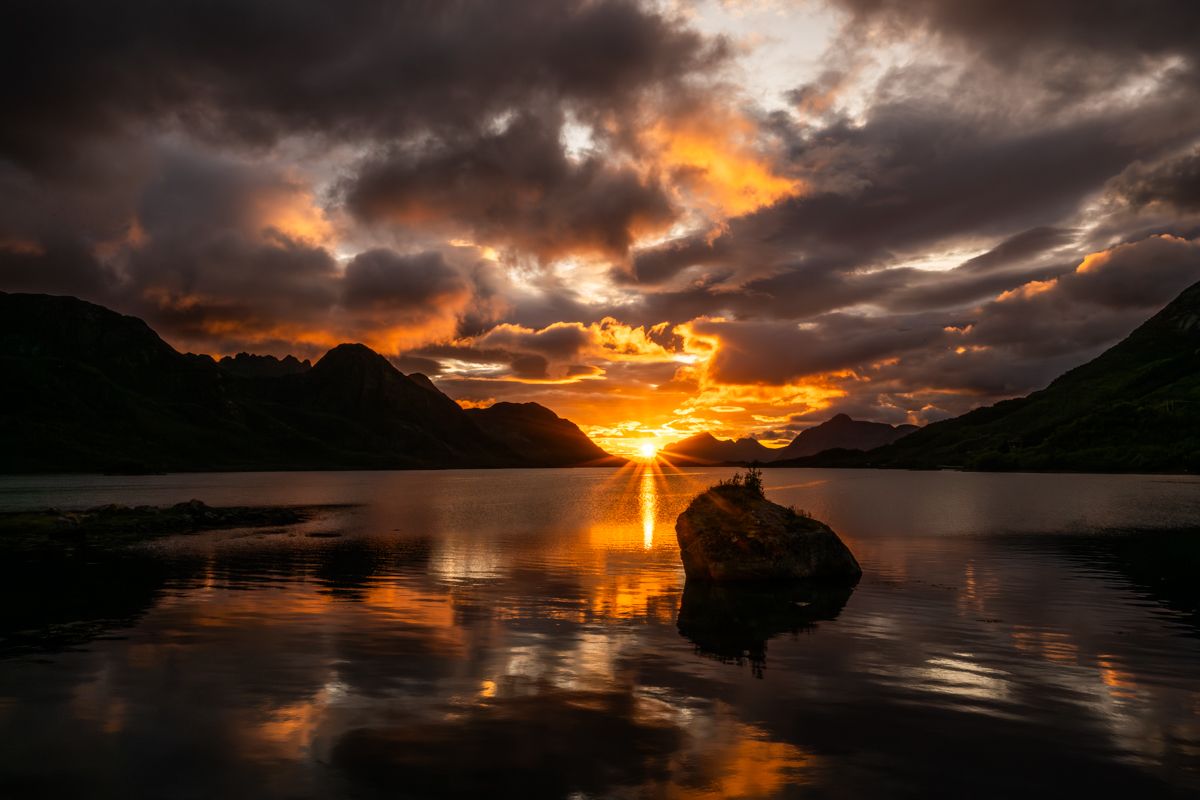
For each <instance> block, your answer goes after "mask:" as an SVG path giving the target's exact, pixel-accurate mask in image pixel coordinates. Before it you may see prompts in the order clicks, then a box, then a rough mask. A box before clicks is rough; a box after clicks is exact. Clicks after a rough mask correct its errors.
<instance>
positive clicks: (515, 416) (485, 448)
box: [0, 293, 624, 472]
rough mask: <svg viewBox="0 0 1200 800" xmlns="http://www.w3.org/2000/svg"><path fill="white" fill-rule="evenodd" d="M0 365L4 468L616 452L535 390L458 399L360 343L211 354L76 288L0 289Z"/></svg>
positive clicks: (334, 462)
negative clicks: (478, 401) (524, 399)
mask: <svg viewBox="0 0 1200 800" xmlns="http://www.w3.org/2000/svg"><path fill="white" fill-rule="evenodd" d="M0 374H3V375H4V376H5V379H4V381H3V388H2V389H0V471H3V472H62V471H77V472H97V471H100V472H110V471H118V472H124V471H137V472H144V471H189V470H215V469H227V470H248V469H306V468H307V469H313V468H405V467H521V466H546V467H550V466H554V467H560V466H577V465H593V464H596V465H608V464H619V463H623V462H624V459H619V458H616V457H614V456H610V455H609V454H607V453H605V452H604V451H603V450H601V449H600V448H599V447H597V446H596V445H595V443H593V442H592V441H591V439H589V438H588V437H587V436H586V435H585V434H584V433H583V432H582V431H581V430H579V428H578V427H576V426H575V425H574V424H573V423H571V422H570V421H568V420H565V419H562V418H560V417H558V416H557V415H555V414H554V412H553V411H551V410H549V409H547V408H544V407H542V406H539V405H537V404H536V403H525V404H512V403H500V404H497V406H494V407H492V408H489V409H480V410H472V411H467V410H464V409H463V408H462V407H460V406H459V405H458V403H456V402H454V401H453V400H451V399H450V398H449V397H447V396H446V395H445V394H443V393H442V392H441V391H439V390H438V389H437V387H436V386H435V385H434V384H433V382H432V381H430V380H429V378H427V377H426V376H424V375H421V374H417V373H414V374H410V375H405V374H403V373H401V372H400V371H399V370H397V369H396V368H395V367H394V366H393V365H392V363H391V362H390V361H388V360H387V359H386V358H384V357H383V356H381V355H379V354H378V353H376V352H374V351H372V350H371V349H370V348H368V347H366V346H364V345H361V344H342V345H338V346H337V347H335V348H333V349H332V350H330V351H329V352H328V353H326V354H325V355H324V356H323V357H322V358H321V359H320V360H319V361H317V363H316V364H310V363H309V362H307V361H299V360H297V359H295V358H293V357H290V356H289V357H287V358H284V359H276V358H273V357H271V356H255V355H249V354H246V353H242V354H239V355H237V356H236V357H232V358H229V357H226V358H222V359H221V360H220V361H216V360H214V359H213V358H211V357H209V356H202V355H194V354H191V353H187V354H184V353H179V352H178V351H176V350H175V349H174V348H172V347H171V346H170V345H168V344H167V343H166V342H164V341H163V340H162V339H161V338H159V336H158V335H157V334H156V333H155V332H154V331H153V330H151V329H150V327H149V326H148V325H146V324H145V323H144V322H143V321H141V320H139V319H137V318H135V317H128V316H123V315H121V314H118V313H116V312H114V311H111V310H109V309H106V308H103V307H101V306H97V305H94V304H92V303H87V302H84V301H82V300H78V299H76V298H73V297H56V296H49V295H30V294H5V293H0Z"/></svg>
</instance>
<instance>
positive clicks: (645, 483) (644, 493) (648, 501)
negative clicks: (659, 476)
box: [638, 467, 658, 550]
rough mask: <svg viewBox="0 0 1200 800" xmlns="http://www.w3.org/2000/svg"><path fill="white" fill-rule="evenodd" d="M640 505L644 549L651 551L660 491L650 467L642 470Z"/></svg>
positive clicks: (639, 494) (639, 493)
mask: <svg viewBox="0 0 1200 800" xmlns="http://www.w3.org/2000/svg"><path fill="white" fill-rule="evenodd" d="M638 504H639V505H640V507H641V512H642V547H643V548H644V549H646V550H649V549H650V548H652V547H654V519H655V515H656V514H657V513H658V490H657V487H656V486H655V483H654V474H653V472H652V471H651V469H650V468H649V467H647V468H646V469H644V470H642V480H641V489H640V491H639V492H638Z"/></svg>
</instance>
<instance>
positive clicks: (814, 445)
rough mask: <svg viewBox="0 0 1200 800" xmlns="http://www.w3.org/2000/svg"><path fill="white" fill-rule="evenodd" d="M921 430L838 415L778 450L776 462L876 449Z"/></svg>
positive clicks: (914, 426)
mask: <svg viewBox="0 0 1200 800" xmlns="http://www.w3.org/2000/svg"><path fill="white" fill-rule="evenodd" d="M915 430H917V426H916V425H895V426H893V425H888V424H886V423H883V422H865V421H863V420H857V419H851V418H850V417H849V416H847V415H846V414H838V415H837V416H835V417H833V418H832V419H829V420H826V421H825V422H822V423H821V424H820V425H817V426H816V427H813V428H809V429H808V430H804V431H801V432H800V433H799V434H798V435H797V436H796V438H795V439H792V441H791V444H789V445H788V446H787V447H784V448H782V449H780V450H776V451H775V453H776V455H775V457H774V459H773V460H775V461H780V460H782V459H785V458H801V457H803V456H811V455H816V454H817V453H820V452H823V451H825V450H833V449H835V448H838V449H842V450H872V449H874V448H876V447H882V446H883V445H885V444H891V443H892V442H894V441H896V440H897V439H900V438H902V437H904V436H907V435H908V434H910V433H912V432H913V431H915Z"/></svg>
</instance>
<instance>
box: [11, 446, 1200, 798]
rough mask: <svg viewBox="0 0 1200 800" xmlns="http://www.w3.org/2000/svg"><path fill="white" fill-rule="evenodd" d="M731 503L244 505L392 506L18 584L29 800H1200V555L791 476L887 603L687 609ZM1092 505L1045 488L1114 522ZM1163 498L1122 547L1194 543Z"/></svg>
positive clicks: (369, 493) (58, 567) (1179, 490)
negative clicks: (704, 543) (1140, 799)
mask: <svg viewBox="0 0 1200 800" xmlns="http://www.w3.org/2000/svg"><path fill="white" fill-rule="evenodd" d="M721 474H723V473H721V472H717V471H703V472H700V471H695V470H678V469H672V468H670V467H669V466H666V465H662V466H659V467H657V468H646V469H641V470H638V469H633V468H631V469H626V470H623V471H619V472H615V473H614V472H607V471H587V470H583V471H563V472H552V471H531V472H529V473H522V472H512V473H436V474H417V473H410V474H400V475H386V474H371V475H366V476H359V477H357V478H354V479H353V480H351V478H350V477H348V476H346V475H343V474H336V475H322V476H314V477H311V478H310V477H309V476H304V475H288V476H280V477H277V478H274V479H273V480H275V481H278V483H277V484H270V485H264V484H261V483H260V484H259V485H257V486H256V485H255V481H265V480H266V479H265V478H260V477H257V476H242V477H240V478H239V480H240V482H241V483H239V484H238V485H237V486H234V484H233V483H232V482H231V483H230V484H228V488H227V489H225V490H223V491H227V492H229V494H228V495H226V496H227V497H230V498H232V497H233V496H235V495H236V494H237V493H240V492H243V491H247V489H246V488H245V486H243V485H242V484H248V485H249V486H250V489H251V490H253V491H255V492H256V494H257V495H258V496H260V497H263V496H270V495H271V493H272V492H275V493H276V495H275V496H279V497H284V496H289V494H290V495H295V494H296V493H300V494H304V493H306V492H311V493H312V495H313V496H314V499H326V498H324V497H322V496H321V492H327V491H329V487H330V486H337V487H339V488H338V492H339V494H338V495H337V496H336V497H335V498H333V499H340V500H343V501H355V500H357V501H362V500H364V499H367V498H368V497H374V498H375V499H374V500H373V501H371V502H370V503H369V504H368V505H367V506H365V507H363V508H361V509H358V510H355V511H346V512H339V514H335V515H330V516H328V517H325V518H321V519H317V520H314V521H313V522H312V523H311V524H309V525H308V526H307V527H302V528H300V529H297V530H291V531H283V532H277V533H266V532H261V531H257V532H255V531H240V532H238V531H234V532H225V533H220V534H205V535H200V536H189V537H177V538H175V539H171V540H165V541H161V542H157V543H155V544H154V545H153V546H151V547H147V548H144V549H141V550H138V551H136V552H133V553H118V554H114V553H111V552H106V551H103V550H97V551H77V550H69V551H60V552H59V551H56V552H55V553H54V554H41V555H38V556H37V557H36V558H30V557H28V556H26V557H23V558H22V559H21V560H20V561H19V562H18V561H15V560H13V559H11V558H10V559H0V571H2V572H3V577H4V578H5V580H4V581H3V585H2V586H0V593H2V594H3V597H0V600H2V601H3V602H2V603H0V614H2V615H3V616H2V617H0V619H2V620H3V627H0V636H3V637H4V642H5V644H6V645H7V649H6V650H4V651H3V654H4V656H5V657H4V658H0V741H2V742H4V745H3V746H2V747H0V793H2V794H3V796H5V797H22V796H39V795H40V796H91V797H97V796H115V795H118V794H119V795H122V796H129V795H133V796H219V795H228V796H248V795H252V796H268V797H269V796H280V797H329V796H339V795H343V796H344V795H352V796H365V797H373V796H381V797H382V796H394V795H395V794H396V793H400V794H401V795H407V796H434V797H437V796H450V795H454V796H458V795H463V794H474V795H479V794H487V795H489V796H490V795H495V794H505V793H509V794H514V795H517V796H522V797H528V796H534V797H566V796H572V795H575V796H580V795H589V796H611V795H626V796H662V797H726V796H738V797H775V796H781V795H789V794H796V793H804V794H813V795H817V796H833V795H837V796H896V795H906V796H927V795H930V794H942V795H970V796H974V797H1008V796H1012V795H1014V794H1017V793H1022V794H1025V793H1028V792H1029V791H1030V787H1037V789H1036V791H1034V793H1035V794H1037V793H1038V792H1043V793H1051V792H1059V793H1063V794H1069V795H1071V796H1074V795H1076V794H1082V793H1094V794H1098V795H1101V796H1105V795H1109V794H1113V793H1116V792H1123V793H1127V794H1131V795H1134V796H1162V795H1169V794H1172V793H1177V794H1186V793H1187V792H1188V791H1195V790H1197V789H1200V774H1198V772H1197V763H1200V678H1198V676H1197V674H1196V670H1195V665H1196V663H1200V637H1198V636H1197V635H1196V634H1197V627H1196V625H1195V622H1194V609H1195V606H1194V605H1190V603H1191V600H1190V597H1194V595H1189V594H1188V591H1187V589H1186V588H1185V587H1183V585H1182V584H1181V583H1179V582H1177V581H1175V580H1174V579H1168V580H1166V581H1163V580H1161V578H1162V577H1163V576H1171V575H1180V576H1182V575H1184V574H1186V573H1188V571H1189V569H1188V567H1187V566H1186V563H1183V564H1180V563H1178V562H1181V561H1185V559H1186V557H1187V553H1188V552H1189V551H1188V548H1189V547H1192V546H1194V544H1195V541H1196V539H1195V538H1194V535H1192V537H1191V538H1188V534H1173V535H1170V536H1168V535H1167V534H1165V533H1161V532H1160V533H1137V534H1121V535H1116V534H1110V535H1107V536H1104V537H1096V536H1095V535H1093V534H1087V535H1082V534H1079V533H1078V532H1077V533H1073V534H1069V535H1062V534H1061V533H1057V534H1056V533H1054V532H1053V531H1048V532H1047V531H1041V532H1039V533H1038V534H1037V535H1033V534H1032V533H1028V532H1027V533H1016V534H1013V533H1011V532H1009V533H1004V532H992V533H988V532H986V531H980V520H981V519H983V518H984V517H985V516H986V514H985V513H984V512H983V511H981V510H980V509H981V508H982V509H1003V508H1006V507H1008V506H1009V505H1012V504H1013V498H1012V496H1011V492H1012V491H1015V490H1014V489H1013V488H1012V487H1013V486H1014V485H1017V486H1019V488H1020V492H1024V493H1028V492H1031V491H1033V488H1031V487H1032V486H1034V485H1035V484H1029V483H1025V482H1023V481H1020V480H1019V481H1017V482H1016V483H1015V484H1014V482H1012V481H1009V480H1008V479H1007V477H1006V476H994V477H995V478H996V482H995V483H994V484H993V485H992V488H991V489H990V490H988V489H987V488H986V487H985V486H984V485H982V484H980V483H978V481H977V480H976V478H977V477H978V476H971V481H972V482H969V483H967V484H964V485H965V486H966V488H962V486H960V485H959V483H957V482H958V481H960V478H959V476H954V475H944V474H928V475H921V476H918V478H919V480H920V481H924V482H925V483H924V484H920V483H919V482H918V483H913V482H912V481H913V480H914V478H913V477H912V476H909V475H907V474H906V475H904V476H900V477H898V478H897V480H898V481H900V485H898V486H893V485H891V484H881V483H879V480H880V479H879V478H878V477H876V476H875V475H874V474H871V473H843V474H841V476H840V477H839V475H831V476H826V477H823V478H821V479H820V480H816V479H812V477H811V474H810V473H807V472H798V473H794V474H790V475H789V474H787V473H776V474H771V473H769V474H768V479H769V480H770V481H774V482H775V486H776V488H773V489H770V492H771V494H772V496H773V497H776V498H778V499H779V500H780V501H781V502H785V503H795V504H796V505H799V506H803V507H805V508H809V509H812V510H813V511H814V513H817V514H818V515H820V516H825V517H826V518H828V519H830V520H831V521H832V522H833V524H834V525H835V527H837V528H838V529H839V530H840V531H841V532H842V533H843V534H844V535H845V536H846V538H847V539H848V540H850V541H851V543H852V546H853V547H854V549H855V550H856V552H857V553H858V555H859V559H860V561H861V562H862V564H863V566H864V570H865V577H864V579H863V581H862V583H860V585H859V586H858V587H856V588H855V589H854V590H853V594H852V595H851V593H850V592H849V591H848V590H846V591H842V592H833V593H828V592H818V591H816V590H814V589H811V588H806V587H792V588H790V589H787V590H777V589H770V590H766V589H764V590H750V591H746V590H732V589H728V588H725V589H722V588H720V587H707V586H696V585H687V586H685V585H684V581H683V576H682V571H681V569H680V568H679V563H678V554H677V552H676V548H675V542H674V536H673V535H671V532H672V527H671V526H672V525H673V521H674V516H675V515H676V514H678V512H679V511H680V510H681V509H682V507H683V505H684V504H685V503H686V502H687V501H688V500H689V499H690V497H691V496H692V494H693V493H694V492H695V491H696V490H697V488H699V487H700V486H703V485H706V484H707V483H710V482H711V481H713V480H715V479H716V478H717V477H718V476H720V475H721ZM1017 477H1018V478H1019V477H1020V476H1017ZM121 480H122V481H126V482H128V481H130V480H131V479H128V478H125V479H121ZM146 480H148V481H151V482H155V481H158V480H160V479H158V478H152V479H146ZM172 480H180V479H179V478H172ZM194 480H197V481H201V482H204V483H205V484H206V485H208V486H210V487H211V486H214V485H220V484H222V481H223V479H221V478H220V477H219V476H195V478H194ZM1062 480H1064V481H1066V483H1065V484H1058V485H1056V484H1055V482H1056V481H1059V478H1058V477H1047V476H1041V477H1040V478H1039V479H1038V483H1037V484H1036V485H1039V486H1042V487H1043V490H1044V491H1045V492H1047V493H1049V494H1054V493H1055V492H1061V491H1064V488H1069V489H1071V490H1072V491H1074V492H1076V493H1077V494H1078V495H1079V496H1080V497H1083V498H1084V500H1083V501H1081V502H1088V500H1087V498H1088V497H1092V498H1094V497H1096V496H1098V494H1099V493H1104V492H1108V493H1109V494H1111V493H1112V484H1110V483H1107V480H1106V479H1105V478H1103V477H1101V478H1097V479H1096V480H1097V481H1098V482H1099V488H1097V487H1095V486H1092V485H1091V484H1088V483H1086V482H1084V483H1080V482H1079V480H1078V479H1077V478H1075V477H1072V476H1064V477H1063V478H1062ZM1129 480H1134V479H1129ZM155 485H157V484H155ZM956 486H958V487H959V488H960V489H961V491H959V492H958V494H954V491H957V490H955V487H956ZM785 487H788V488H785ZM192 489H195V487H190V488H189V487H186V486H184V487H182V488H180V489H179V491H181V492H188V491H191V490H192ZM1143 489H1144V492H1143V494H1142V495H1140V496H1138V495H1136V494H1135V493H1133V492H1131V491H1130V490H1129V489H1128V488H1126V489H1124V491H1125V495H1126V496H1127V497H1128V498H1129V501H1130V503H1131V506H1130V508H1129V510H1128V512H1123V511H1121V509H1122V508H1124V507H1123V506H1118V507H1113V506H1111V505H1110V514H1112V521H1113V523H1114V524H1113V527H1114V528H1120V527H1122V526H1126V523H1127V520H1126V519H1125V518H1123V517H1122V516H1121V515H1122V514H1123V513H1128V515H1129V516H1130V517H1132V516H1135V515H1136V508H1135V507H1134V506H1135V505H1144V504H1153V505H1154V506H1155V508H1156V509H1158V510H1157V511H1156V512H1155V513H1156V514H1161V513H1162V511H1161V509H1162V508H1164V507H1167V506H1173V507H1175V508H1177V509H1181V511H1180V519H1177V520H1168V521H1169V522H1174V523H1181V522H1186V521H1187V519H1188V518H1189V517H1188V515H1190V514H1192V510H1193V509H1194V508H1195V507H1197V506H1194V505H1193V504H1192V498H1193V495H1195V494H1196V493H1197V491H1198V490H1200V484H1174V485H1171V486H1169V487H1168V488H1166V489H1164V487H1163V485H1162V484H1158V483H1149V482H1147V483H1145V484H1143ZM71 491H75V492H78V491H80V490H78V489H77V488H76V489H71ZM88 491H97V490H95V489H91V490H88ZM127 491H130V492H133V491H144V492H145V493H146V494H149V495H150V496H151V498H152V497H153V496H154V494H155V492H165V491H166V490H165V489H163V488H162V487H161V486H160V487H159V488H154V487H153V486H151V487H149V488H146V487H143V488H142V489H141V490H139V489H137V487H130V488H129V489H128V490H127ZM172 491H174V489H173V490H172ZM192 493H195V494H199V493H201V492H198V491H195V492H192ZM159 496H162V495H159ZM464 497H467V498H470V502H466V503H464V502H463V498H464ZM880 497H886V498H887V502H886V503H881V502H880V500H879V498H880ZM1063 497H1066V498H1067V500H1065V501H1062V502H1068V503H1071V502H1076V501H1075V500H1072V499H1071V497H1073V495H1069V494H1064V495H1063ZM151 498H147V500H151ZM923 498H936V505H938V507H939V508H941V509H942V516H941V517H939V516H938V515H937V514H934V513H932V512H931V511H930V510H929V509H927V508H926V507H925V505H924V500H923ZM964 498H966V499H964ZM106 499H111V500H114V501H122V500H125V497H124V496H122V495H121V494H120V493H119V492H114V493H113V494H112V495H110V496H109V497H108V498H106ZM151 501H155V502H162V500H156V499H155V500H151ZM210 502H213V503H220V502H226V503H229V502H236V501H234V500H232V499H225V500H223V499H222V497H221V496H220V492H214V496H212V497H211V499H210ZM931 502H932V501H931ZM1048 504H1049V500H1048V499H1046V498H1044V497H1043V496H1042V495H1036V496H1035V495H1030V496H1028V497H1027V498H1026V502H1025V504H1024V505H1025V507H1026V508H1031V507H1032V508H1038V507H1042V506H1043V505H1048ZM870 509H874V511H873V514H872V513H868V511H869V510H870ZM1114 509H1115V510H1114ZM988 513H991V512H988ZM996 514H997V515H998V516H997V517H996V519H998V520H1000V521H1001V522H1005V526H1003V527H1004V528H1005V529H1006V530H1011V528H1010V527H1009V526H1008V523H1007V522H1006V521H1007V520H1009V519H1012V518H1010V517H1006V516H1004V515H1003V513H1002V512H1001V511H997V512H996ZM947 516H948V517H950V518H949V519H946V518H945V517H947ZM998 525H999V523H998ZM958 529H961V530H962V531H963V532H964V533H963V534H956V533H955V531H956V530H958ZM311 534H320V535H319V536H313V535H311ZM1180 537H1182V538H1180ZM1089 542H1090V544H1089ZM1155 552H1159V553H1160V556H1161V557H1156V556H1155V555H1154V553H1155ZM1123 553H1127V554H1128V555H1122V554H1123ZM1172 563H1174V566H1171V564H1172ZM1193 574H1194V573H1193ZM1192 585H1193V586H1194V584H1192ZM768 650H769V653H770V657H769V663H768V658H767V653H768ZM726 662H735V663H748V664H749V667H750V668H749V669H745V668H742V669H736V668H733V667H731V666H729V665H728V663H726ZM50 753H53V754H54V758H53V759H48V758H47V754H50ZM131 754H132V755H135V756H136V757H131Z"/></svg>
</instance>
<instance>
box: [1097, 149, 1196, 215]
mask: <svg viewBox="0 0 1200 800" xmlns="http://www.w3.org/2000/svg"><path fill="white" fill-rule="evenodd" d="M1110 188H1111V190H1112V192H1113V194H1115V195H1116V196H1118V197H1120V198H1121V199H1123V200H1124V201H1125V202H1127V203H1129V204H1130V205H1132V206H1134V207H1138V208H1140V207H1143V206H1149V205H1154V204H1163V205H1166V206H1168V207H1170V208H1172V209H1175V210H1177V211H1181V212H1197V211H1200V148H1197V149H1193V150H1190V151H1188V152H1186V153H1184V154H1183V155H1181V156H1177V157H1174V158H1168V159H1165V160H1163V161H1161V162H1159V163H1156V164H1149V165H1148V164H1143V163H1140V162H1139V163H1137V164H1133V165H1131V166H1130V167H1129V169H1127V170H1126V171H1125V172H1124V173H1122V174H1121V175H1120V176H1119V177H1117V178H1116V179H1115V180H1114V181H1113V184H1112V186H1111V187H1110Z"/></svg>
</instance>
